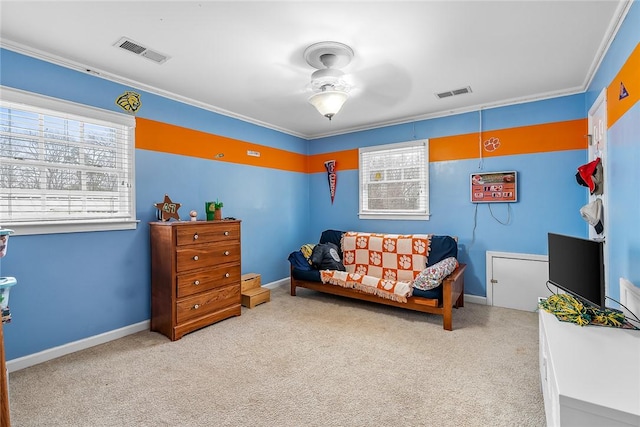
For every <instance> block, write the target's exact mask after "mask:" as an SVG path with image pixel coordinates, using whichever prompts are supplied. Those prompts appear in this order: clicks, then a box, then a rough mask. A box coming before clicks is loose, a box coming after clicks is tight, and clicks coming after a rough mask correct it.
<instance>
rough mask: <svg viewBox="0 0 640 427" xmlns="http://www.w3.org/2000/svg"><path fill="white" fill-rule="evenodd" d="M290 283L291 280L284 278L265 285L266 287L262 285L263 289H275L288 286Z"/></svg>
mask: <svg viewBox="0 0 640 427" xmlns="http://www.w3.org/2000/svg"><path fill="white" fill-rule="evenodd" d="M290 283H291V279H290V278H289V277H285V278H284V279H280V280H276V281H275V282H271V283H267V284H266V285H262V287H263V288H269V289H275V288H279V287H280V286H289V284H290Z"/></svg>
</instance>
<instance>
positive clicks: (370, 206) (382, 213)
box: [359, 139, 429, 220]
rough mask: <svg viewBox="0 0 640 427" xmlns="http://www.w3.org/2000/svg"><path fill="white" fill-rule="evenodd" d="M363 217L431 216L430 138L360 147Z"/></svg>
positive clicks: (401, 217) (424, 217)
mask: <svg viewBox="0 0 640 427" xmlns="http://www.w3.org/2000/svg"><path fill="white" fill-rule="evenodd" d="M359 157H360V167H359V170H360V213H359V214H360V218H361V219H411V220H415V219H429V141H428V140H426V139H424V140H420V141H410V142H401V143H398V144H389V145H379V146H375V147H366V148H360V149H359Z"/></svg>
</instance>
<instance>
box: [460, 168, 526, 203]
mask: <svg viewBox="0 0 640 427" xmlns="http://www.w3.org/2000/svg"><path fill="white" fill-rule="evenodd" d="M517 179H518V173H517V172H516V171H507V172H486V173H485V172H483V173H472V174H471V176H470V184H471V203H499V202H517V201H518V194H517V188H518V183H517Z"/></svg>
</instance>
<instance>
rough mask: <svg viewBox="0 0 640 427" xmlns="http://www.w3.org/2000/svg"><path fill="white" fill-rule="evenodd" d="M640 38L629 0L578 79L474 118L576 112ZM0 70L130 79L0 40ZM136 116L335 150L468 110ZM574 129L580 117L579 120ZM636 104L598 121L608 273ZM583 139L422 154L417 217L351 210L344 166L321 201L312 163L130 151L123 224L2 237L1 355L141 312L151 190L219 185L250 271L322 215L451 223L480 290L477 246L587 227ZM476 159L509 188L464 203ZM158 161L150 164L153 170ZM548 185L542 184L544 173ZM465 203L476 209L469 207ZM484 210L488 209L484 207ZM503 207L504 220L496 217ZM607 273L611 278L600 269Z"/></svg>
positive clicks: (429, 134) (105, 99)
mask: <svg viewBox="0 0 640 427" xmlns="http://www.w3.org/2000/svg"><path fill="white" fill-rule="evenodd" d="M638 40H640V6H638V4H637V2H634V4H633V6H632V7H631V10H630V12H629V14H628V15H627V18H626V20H625V22H624V24H623V26H622V27H621V29H620V31H619V32H618V35H617V37H616V39H615V41H614V43H613V45H612V46H611V48H610V49H609V51H608V53H607V56H606V58H605V59H604V61H603V63H602V64H601V66H600V68H599V70H598V73H597V74H596V76H595V77H594V79H593V81H592V83H591V85H590V86H589V88H588V90H587V92H585V93H584V94H580V95H573V96H566V97H561V98H556V99H551V100H545V101H538V102H531V103H526V104H519V105H513V106H507V107H501V108H493V109H487V110H483V111H482V127H483V129H484V130H491V129H502V128H508V127H516V126H527V125H535V124H543V123H552V122H558V121H564V120H573V119H581V118H585V117H586V112H587V110H588V108H589V107H590V105H591V104H592V103H593V100H595V97H596V96H597V94H598V93H599V92H600V90H601V89H602V88H603V87H605V86H607V85H608V84H609V83H610V82H611V80H612V78H613V77H614V76H615V74H616V73H617V72H618V71H619V69H620V67H621V66H622V64H623V63H624V61H625V60H626V58H627V57H628V56H629V54H630V52H631V51H632V50H633V48H634V47H635V46H636V45H637V43H638ZM0 67H1V68H0V78H1V81H0V83H1V84H2V85H5V86H9V87H14V88H18V89H23V90H27V91H31V92H35V93H40V94H45V95H49V96H53V97H57V98H62V99H67V100H71V101H75V102H80V103H84V104H87V105H92V106H96V107H100V108H104V109H109V110H113V111H118V109H117V108H118V107H117V106H116V105H115V103H114V100H115V98H116V97H117V96H118V95H120V94H121V93H122V92H124V91H125V90H131V89H134V90H135V88H130V87H127V86H124V85H121V84H118V83H114V82H111V81H107V80H103V79H100V78H98V77H95V76H92V75H88V74H85V73H81V72H77V71H73V70H70V69H67V68H63V67H59V66H56V65H53V64H50V63H47V62H44V61H41V60H37V59H33V58H30V57H27V56H24V55H21V54H18V53H15V52H11V51H8V50H0ZM138 92H140V93H141V95H142V99H143V107H142V109H141V110H140V112H139V114H138V115H139V116H140V117H145V118H148V119H152V120H156V121H160V122H166V123H172V124H175V125H179V126H183V127H186V128H192V129H197V130H201V131H205V132H210V133H213V134H217V135H222V136H226V137H230V138H235V139H239V140H243V141H248V142H253V143H257V144H262V145H267V146H270V147H275V148H280V149H285V150H289V151H293V152H296V153H302V154H307V153H308V154H320V153H328V152H332V151H341V150H345V149H350V148H356V147H359V146H363V145H376V144H386V143H392V142H400V141H406V140H409V139H412V138H413V137H416V138H435V137H442V136H449V135H458V134H465V133H473V132H477V131H478V128H479V113H478V112H471V113H466V114H459V115H453V116H449V117H443V118H438V119H431V120H423V121H418V122H415V123H410V124H403V125H396V126H388V127H384V128H379V129H374V130H368V131H362V132H355V133H350V134H345V135H340V136H335V137H331V138H324V139H320V140H313V141H304V140H302V139H299V138H296V137H293V136H291V135H287V134H283V133H280V132H277V131H273V130H271V129H266V128H262V127H260V126H256V125H253V124H250V123H246V122H243V121H241V120H237V119H233V118H229V117H225V116H222V115H219V114H215V113H212V112H209V111H205V110H202V109H198V108H195V107H192V106H189V105H186V104H184V103H180V102H177V101H173V100H169V99H166V98H163V97H160V96H157V95H154V94H151V93H145V92H143V91H138ZM585 131H586V130H585ZM639 135H640V106H638V105H636V106H635V107H634V108H633V109H632V110H630V111H629V112H627V114H626V115H625V116H624V117H622V118H621V119H620V120H619V121H618V122H617V123H616V124H615V125H614V126H613V127H612V128H611V129H610V130H609V135H608V137H609V153H608V154H609V162H610V168H611V170H612V171H615V172H614V174H613V176H612V177H611V181H612V182H611V183H610V185H609V188H610V189H611V190H610V194H609V203H610V212H611V215H612V217H611V219H610V230H609V234H608V239H609V242H610V244H611V266H610V267H611V268H610V271H609V273H608V279H609V282H610V287H611V290H612V295H613V296H617V293H618V290H617V278H618V277H620V276H624V277H627V278H628V279H630V280H632V281H634V282H635V283H636V284H637V285H638V284H640V266H639V265H640V263H639V261H640V231H639V230H640V227H639V226H638V218H640V194H639V192H638V182H640V180H639V179H638V178H640V177H639V174H640V170H639V169H638V167H637V165H638V164H640V163H639V160H640V142H639V138H640V136H639ZM586 158H587V154H586V151H585V150H571V151H558V152H548V153H538V154H528V155H513V156H503V157H494V158H485V159H484V160H483V161H482V162H480V161H479V159H467V160H457V161H441V162H432V163H431V164H430V174H431V182H430V191H431V213H432V216H431V219H430V220H429V221H426V222H425V221H382V220H375V221H372V220H368V221H364V220H362V221H361V220H359V219H358V217H357V211H358V209H357V204H358V191H357V185H358V176H357V171H354V170H351V171H340V170H338V188H337V193H336V199H335V202H334V204H333V205H332V204H331V202H330V199H329V196H328V187H327V178H326V173H317V174H310V175H307V174H301V173H293V172H286V171H280V170H274V169H268V168H260V167H251V166H245V165H237V164H230V163H222V162H215V161H211V160H206V159H198V158H191V157H185V156H177V155H171V154H165V153H158V152H152V151H146V150H136V182H137V185H136V202H137V216H138V219H139V220H140V225H139V226H138V228H137V230H134V231H117V232H97V233H70V234H55V235H40V236H12V237H11V239H10V243H9V253H8V255H7V256H6V257H5V258H3V259H2V274H3V275H5V276H15V277H16V278H17V279H18V285H17V286H16V287H14V288H13V290H12V291H11V300H10V304H11V311H12V313H13V315H14V318H13V321H12V323H11V325H10V327H7V328H5V331H4V332H5V344H6V352H7V359H8V360H11V359H15V358H18V357H21V356H25V355H30V354H33V353H37V352H40V351H43V350H46V349H50V348H53V347H56V346H60V345H64V344H67V343H70V342H73V341H76V340H80V339H83V338H87V337H91V336H93V335H96V334H100V333H103V332H108V331H111V330H114V329H117V328H120V327H124V326H128V325H132V324H135V323H137V322H141V321H144V320H147V319H149V315H150V312H149V307H150V302H149V299H150V284H149V280H150V272H149V269H150V267H149V242H148V224H147V223H148V222H149V221H153V220H155V208H154V207H153V203H155V202H158V201H161V200H162V197H163V196H164V194H165V193H167V194H169V195H170V196H171V198H172V199H173V200H174V201H177V202H180V203H182V207H181V215H183V216H186V213H187V212H188V211H189V210H191V209H196V210H198V211H199V212H202V210H203V206H202V204H203V201H205V200H210V199H215V198H219V199H220V200H223V201H224V202H225V210H224V214H225V215H227V216H235V217H237V218H239V219H242V221H243V223H242V245H243V246H242V270H243V273H244V272H250V271H255V272H259V273H260V274H261V275H262V281H263V283H269V282H272V281H276V280H279V279H283V278H286V277H287V276H288V273H289V267H288V263H287V261H286V259H287V255H288V253H289V252H290V251H291V250H293V249H295V248H297V247H299V246H300V245H301V244H303V243H307V242H315V241H317V239H318V236H319V234H320V232H321V231H322V230H323V229H326V228H338V229H358V230H376V231H387V232H426V233H435V234H452V235H457V236H459V238H460V242H461V254H460V257H461V261H462V262H466V263H468V264H469V272H468V274H467V276H466V283H467V285H466V292H467V293H469V294H473V295H478V296H484V295H485V289H486V288H485V283H484V282H485V251H487V250H493V251H507V252H523V253H533V254H545V253H546V233H547V232H549V231H554V232H561V233H565V234H572V235H577V236H586V235H587V230H588V228H587V226H586V223H585V222H584V221H583V220H582V218H581V217H580V215H579V208H580V207H581V206H582V205H584V204H585V203H586V198H587V197H586V193H585V191H583V190H584V189H583V188H581V187H579V186H577V185H576V182H575V178H574V175H575V171H576V168H577V166H579V165H581V164H583V163H584V162H585V161H586ZM480 168H481V170H485V171H494V170H516V171H518V172H519V189H518V191H519V200H518V202H517V203H513V204H510V205H495V204H494V205H492V206H489V205H474V204H471V203H470V202H469V188H468V177H469V174H470V173H472V172H476V171H478V170H479V169H480ZM160 169H162V170H164V171H165V172H164V173H162V174H159V173H158V172H157V171H158V170H160ZM550 184H551V185H550ZM476 209H477V212H476ZM494 217H495V218H494ZM507 218H510V221H509V223H508V224H506V225H503V224H500V223H499V221H502V222H505V221H506V220H507ZM613 280H615V283H613V282H612V281H613Z"/></svg>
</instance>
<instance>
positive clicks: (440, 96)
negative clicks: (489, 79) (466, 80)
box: [436, 86, 471, 99]
mask: <svg viewBox="0 0 640 427" xmlns="http://www.w3.org/2000/svg"><path fill="white" fill-rule="evenodd" d="M465 93H471V87H470V86H467V87H463V88H461V89H454V90H448V91H446V92H440V93H436V97H437V98H438V99H443V98H449V97H450V96H456V95H463V94H465Z"/></svg>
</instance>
